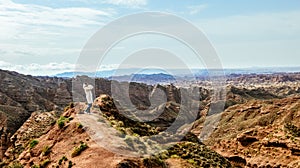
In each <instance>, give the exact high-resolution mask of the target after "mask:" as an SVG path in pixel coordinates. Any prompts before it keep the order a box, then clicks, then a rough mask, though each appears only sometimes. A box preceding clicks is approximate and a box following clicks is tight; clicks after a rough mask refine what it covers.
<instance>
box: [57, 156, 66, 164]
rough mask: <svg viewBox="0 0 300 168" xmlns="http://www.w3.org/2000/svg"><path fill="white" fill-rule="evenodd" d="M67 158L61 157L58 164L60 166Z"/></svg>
mask: <svg viewBox="0 0 300 168" xmlns="http://www.w3.org/2000/svg"><path fill="white" fill-rule="evenodd" d="M67 160H68V158H67V157H66V156H63V157H62V158H60V159H59V161H58V164H59V165H61V164H62V162H63V161H67Z"/></svg>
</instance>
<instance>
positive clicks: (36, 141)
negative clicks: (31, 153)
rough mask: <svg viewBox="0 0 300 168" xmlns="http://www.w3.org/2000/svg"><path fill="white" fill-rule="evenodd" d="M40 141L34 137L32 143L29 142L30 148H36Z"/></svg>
mask: <svg viewBox="0 0 300 168" xmlns="http://www.w3.org/2000/svg"><path fill="white" fill-rule="evenodd" d="M38 143H39V141H38V140H36V139H33V140H32V141H30V143H29V147H30V149H32V148H34V147H35V146H36V145H37V144H38Z"/></svg>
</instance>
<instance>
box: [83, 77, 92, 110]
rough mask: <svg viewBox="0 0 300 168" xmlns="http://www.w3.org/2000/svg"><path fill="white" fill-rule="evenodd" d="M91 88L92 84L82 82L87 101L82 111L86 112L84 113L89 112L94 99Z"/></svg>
mask: <svg viewBox="0 0 300 168" xmlns="http://www.w3.org/2000/svg"><path fill="white" fill-rule="evenodd" d="M93 88H94V87H93V85H89V84H88V83H84V84H83V89H84V92H85V96H86V101H87V103H88V106H87V108H86V109H85V110H84V113H86V114H91V107H92V104H93V100H94V99H93V93H92V90H93Z"/></svg>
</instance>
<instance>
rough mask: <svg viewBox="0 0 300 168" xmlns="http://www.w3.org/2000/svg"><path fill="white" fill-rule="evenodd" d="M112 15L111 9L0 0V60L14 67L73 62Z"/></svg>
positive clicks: (113, 14) (113, 13) (113, 12)
mask: <svg viewBox="0 0 300 168" xmlns="http://www.w3.org/2000/svg"><path fill="white" fill-rule="evenodd" d="M115 14H116V12H115V11H114V10H112V9H103V10H100V9H97V10H96V9H91V8H85V7H64V8H52V7H48V6H42V5H35V4H19V3H15V2H12V1H10V0H0V25H1V26H0V32H1V33H0V46H1V49H0V60H2V61H6V62H10V63H12V64H16V65H21V64H26V65H29V64H30V63H32V62H33V61H34V62H36V63H38V64H48V63H49V62H75V61H76V59H77V56H79V54H80V51H81V48H82V47H83V46H84V44H85V42H86V41H87V40H88V39H89V37H91V35H92V34H93V33H94V32H96V31H97V30H98V29H99V28H100V27H102V26H103V25H104V24H105V23H107V22H108V21H109V20H111V19H112V17H114V16H115ZM17 67H18V66H17ZM19 69H20V68H19ZM21 69H22V68H21ZM25 70H27V69H25ZM24 73H26V72H24Z"/></svg>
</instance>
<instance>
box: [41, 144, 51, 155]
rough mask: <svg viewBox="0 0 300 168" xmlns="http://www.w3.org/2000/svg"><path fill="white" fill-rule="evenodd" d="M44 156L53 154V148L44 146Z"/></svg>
mask: <svg viewBox="0 0 300 168" xmlns="http://www.w3.org/2000/svg"><path fill="white" fill-rule="evenodd" d="M42 153H43V156H47V155H49V154H50V153H51V148H50V147H49V146H44V148H43V150H42Z"/></svg>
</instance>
